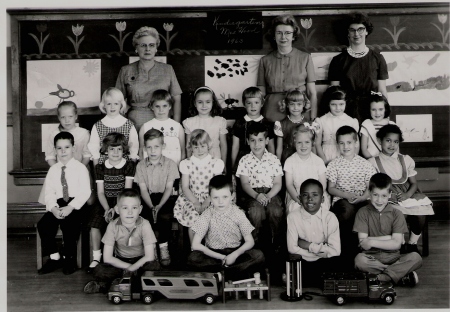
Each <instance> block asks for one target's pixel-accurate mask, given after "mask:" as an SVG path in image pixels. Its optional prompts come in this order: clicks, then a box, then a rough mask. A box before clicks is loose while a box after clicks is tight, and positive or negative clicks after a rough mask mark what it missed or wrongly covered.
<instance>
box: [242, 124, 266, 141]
mask: <svg viewBox="0 0 450 312" xmlns="http://www.w3.org/2000/svg"><path fill="white" fill-rule="evenodd" d="M260 133H264V138H267V136H268V134H269V130H268V129H267V127H266V126H265V125H264V124H263V123H261V122H250V125H249V126H248V128H247V139H250V136H251V135H255V136H257V135H258V134H260Z"/></svg>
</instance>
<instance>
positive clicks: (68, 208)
mask: <svg viewBox="0 0 450 312" xmlns="http://www.w3.org/2000/svg"><path fill="white" fill-rule="evenodd" d="M73 209H74V208H73V207H72V206H70V205H67V206H65V207H60V208H59V210H60V213H59V215H60V216H61V217H62V219H64V218H65V217H67V216H68V215H70V214H71V213H72V210H73Z"/></svg>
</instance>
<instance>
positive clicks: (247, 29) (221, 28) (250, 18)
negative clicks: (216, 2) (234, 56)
mask: <svg viewBox="0 0 450 312" xmlns="http://www.w3.org/2000/svg"><path fill="white" fill-rule="evenodd" d="M206 33H207V36H206V43H205V45H206V47H207V49H215V50H242V49H261V48H262V40H263V22H262V14H261V12H245V13H242V12H235V11H220V12H208V17H207V19H206Z"/></svg>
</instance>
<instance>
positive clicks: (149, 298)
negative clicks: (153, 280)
mask: <svg viewBox="0 0 450 312" xmlns="http://www.w3.org/2000/svg"><path fill="white" fill-rule="evenodd" d="M142 301H143V302H144V303H145V304H150V303H152V302H153V295H152V294H145V295H144V296H143V297H142Z"/></svg>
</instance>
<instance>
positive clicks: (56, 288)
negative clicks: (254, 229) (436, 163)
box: [1, 221, 450, 312]
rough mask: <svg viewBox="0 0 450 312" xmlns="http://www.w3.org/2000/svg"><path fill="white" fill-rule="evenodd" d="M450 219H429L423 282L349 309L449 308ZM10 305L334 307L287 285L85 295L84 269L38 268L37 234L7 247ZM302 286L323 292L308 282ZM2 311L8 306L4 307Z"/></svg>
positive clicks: (176, 308)
mask: <svg viewBox="0 0 450 312" xmlns="http://www.w3.org/2000/svg"><path fill="white" fill-rule="evenodd" d="M449 225H450V222H449V221H431V222H430V224H429V231H430V256H429V257H426V258H424V261H423V267H422V268H421V269H420V270H419V271H418V274H419V278H420V282H419V285H417V286H416V287H414V288H409V287H396V291H397V299H396V301H395V302H394V304H393V305H391V306H387V305H384V304H383V303H377V302H366V301H353V302H348V303H347V304H346V305H345V306H344V308H346V309H387V308H389V309H431V308H441V309H448V308H449V242H450V239H449ZM7 251H8V254H7V305H8V307H7V310H8V311H10V312H14V311H33V312H37V311H119V310H120V311H130V310H133V311H145V310H156V311H166V310H170V311H183V310H287V309H333V308H336V307H337V306H335V305H334V303H332V302H331V301H329V300H328V299H327V298H325V297H319V296H314V297H313V300H311V301H306V300H302V301H299V302H285V301H282V300H281V299H280V298H279V295H280V293H281V292H282V291H283V288H282V287H280V286H278V287H273V288H272V301H270V302H268V301H266V300H259V299H252V300H246V299H245V298H241V299H240V300H234V299H230V300H228V301H227V303H226V304H223V303H222V302H221V301H220V300H219V301H217V302H216V303H214V304H213V305H212V306H208V305H205V304H204V303H201V302H198V301H189V300H187V301H186V300H167V299H161V300H159V301H156V302H154V303H153V304H151V305H144V304H143V303H141V302H137V301H136V302H127V303H123V304H121V305H120V306H115V305H113V304H111V303H110V302H109V301H108V300H107V298H106V296H105V295H102V294H93V295H86V294H84V293H83V291H82V289H83V286H84V284H85V283H86V282H87V281H89V280H90V276H89V275H87V274H86V273H85V272H84V271H83V270H79V271H77V272H75V273H74V274H73V275H69V276H65V275H63V274H62V272H61V270H58V271H56V272H54V273H51V274H47V275H43V276H40V275H37V272H36V259H35V257H36V241H35V238H34V237H31V238H26V237H10V238H8V247H7ZM303 291H304V292H305V291H315V292H320V290H319V289H314V288H308V289H303ZM1 310H2V311H4V309H1Z"/></svg>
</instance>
